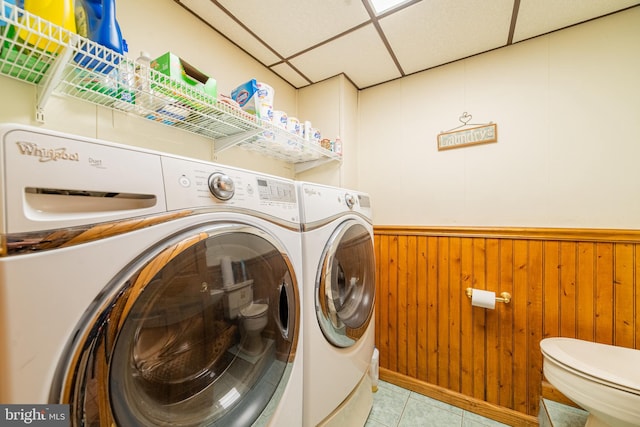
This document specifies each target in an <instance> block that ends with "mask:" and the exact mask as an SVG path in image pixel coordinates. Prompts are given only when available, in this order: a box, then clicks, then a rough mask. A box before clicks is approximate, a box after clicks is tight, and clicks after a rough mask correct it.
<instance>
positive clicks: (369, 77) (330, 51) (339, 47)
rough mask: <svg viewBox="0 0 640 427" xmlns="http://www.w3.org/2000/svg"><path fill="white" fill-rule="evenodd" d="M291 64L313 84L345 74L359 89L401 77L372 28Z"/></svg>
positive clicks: (360, 30)
mask: <svg viewBox="0 0 640 427" xmlns="http://www.w3.org/2000/svg"><path fill="white" fill-rule="evenodd" d="M289 62H291V64H292V65H293V66H294V67H296V68H297V69H298V70H300V72H301V73H302V74H304V75H305V76H307V77H308V78H309V79H311V80H312V81H313V82H314V83H315V82H318V81H321V80H324V79H327V78H329V77H333V76H335V75H338V74H341V73H344V74H346V75H347V77H348V78H349V79H351V81H352V82H353V83H354V84H355V85H356V86H357V87H358V88H360V89H362V88H365V87H368V86H372V85H374V84H378V83H380V82H384V81H389V80H392V79H395V78H398V77H400V72H399V71H398V68H397V67H396V66H395V64H394V62H393V59H392V58H391V56H390V55H389V53H388V51H387V49H386V47H385V46H384V43H383V42H382V40H381V39H380V37H379V36H378V33H377V32H376V30H375V28H374V27H373V25H371V24H370V25H366V26H364V27H362V28H360V29H358V30H356V31H353V32H351V33H349V34H346V35H345V36H343V37H340V38H337V39H335V40H333V41H331V42H329V43H326V44H323V45H321V46H319V47H317V48H315V49H313V50H311V51H308V52H305V53H304V54H302V55H299V56H296V57H295V58H292V59H291V60H290V61H289Z"/></svg>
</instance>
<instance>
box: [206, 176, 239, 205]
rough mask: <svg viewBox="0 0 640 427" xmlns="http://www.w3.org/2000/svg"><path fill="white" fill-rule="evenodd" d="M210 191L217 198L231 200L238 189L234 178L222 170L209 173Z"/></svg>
mask: <svg viewBox="0 0 640 427" xmlns="http://www.w3.org/2000/svg"><path fill="white" fill-rule="evenodd" d="M209 191H211V194H213V195H214V196H215V197H216V198H217V199H220V200H229V199H230V198H232V197H233V194H234V193H235V191H236V186H235V184H234V183H233V180H232V179H231V178H230V177H229V176H228V175H225V174H223V173H222V172H214V173H212V174H211V175H209Z"/></svg>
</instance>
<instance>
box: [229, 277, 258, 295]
mask: <svg viewBox="0 0 640 427" xmlns="http://www.w3.org/2000/svg"><path fill="white" fill-rule="evenodd" d="M249 285H253V279H250V280H245V281H244V282H238V283H231V284H230V285H224V286H223V287H222V290H223V291H225V292H233V291H237V290H238V289H241V288H244V287H245V286H249Z"/></svg>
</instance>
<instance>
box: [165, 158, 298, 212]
mask: <svg viewBox="0 0 640 427" xmlns="http://www.w3.org/2000/svg"><path fill="white" fill-rule="evenodd" d="M161 160H162V170H163V173H164V182H165V193H166V199H167V209H168V210H170V211H172V210H180V209H191V208H205V207H216V206H217V207H222V206H228V207H233V208H236V209H240V208H242V209H248V210H251V211H254V212H259V213H261V214H266V215H269V216H273V217H276V218H280V219H282V220H285V221H292V222H299V218H300V214H299V210H298V198H297V193H296V187H295V183H294V182H293V181H292V180H288V179H285V178H280V177H276V176H271V175H266V174H259V173H257V172H252V171H247V170H244V169H239V168H232V167H230V166H224V165H219V164H215V163H208V162H199V161H196V160H190V159H182V158H174V157H168V156H163V157H162V159H161Z"/></svg>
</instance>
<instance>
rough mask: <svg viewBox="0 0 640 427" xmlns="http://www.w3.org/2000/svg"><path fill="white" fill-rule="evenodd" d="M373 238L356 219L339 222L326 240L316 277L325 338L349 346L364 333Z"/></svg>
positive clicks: (370, 303) (369, 298)
mask: <svg viewBox="0 0 640 427" xmlns="http://www.w3.org/2000/svg"><path fill="white" fill-rule="evenodd" d="M375 286H376V285H375V259H374V254H373V239H372V237H371V234H370V233H369V231H368V230H367V229H366V228H365V227H364V226H363V225H362V224H361V223H360V222H358V221H356V220H348V221H345V222H343V223H342V224H340V225H339V226H338V227H337V229H336V230H335V231H334V233H333V234H332V236H331V238H330V239H329V241H328V243H327V246H326V248H325V250H324V253H323V255H322V258H321V263H320V270H319V272H318V276H317V279H316V287H315V288H316V315H317V318H318V323H319V324H320V329H322V332H323V334H324V336H325V337H326V338H327V340H328V341H329V342H330V343H331V344H333V345H335V346H337V347H350V346H352V345H353V344H355V343H356V342H357V341H358V339H359V338H360V337H361V336H362V335H364V333H365V331H366V329H367V326H369V322H370V321H371V317H372V315H373V309H374V305H373V304H374V299H375V293H376V292H375V291H376V289H375Z"/></svg>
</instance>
